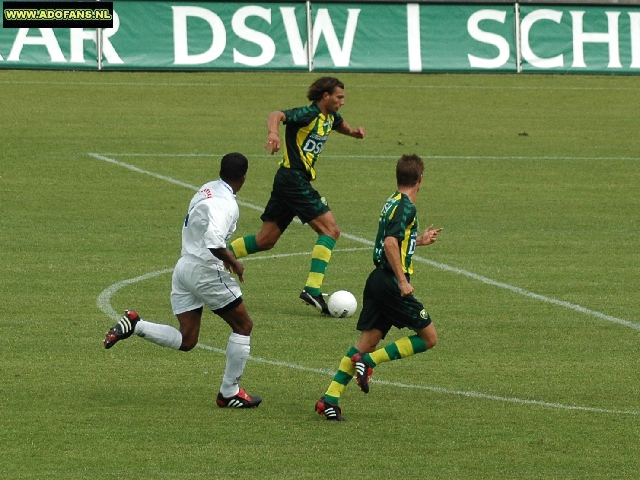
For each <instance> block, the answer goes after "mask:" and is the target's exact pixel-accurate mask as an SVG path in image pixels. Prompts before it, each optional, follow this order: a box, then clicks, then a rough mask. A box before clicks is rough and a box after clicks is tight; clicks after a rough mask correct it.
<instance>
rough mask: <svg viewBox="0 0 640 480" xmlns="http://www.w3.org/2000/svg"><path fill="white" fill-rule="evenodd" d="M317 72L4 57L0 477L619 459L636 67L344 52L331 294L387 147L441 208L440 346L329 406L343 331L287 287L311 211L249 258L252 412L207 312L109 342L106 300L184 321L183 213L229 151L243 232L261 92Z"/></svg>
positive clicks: (633, 302) (632, 240)
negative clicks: (419, 60)
mask: <svg viewBox="0 0 640 480" xmlns="http://www.w3.org/2000/svg"><path fill="white" fill-rule="evenodd" d="M318 76H320V74H317V73H314V74H308V73H140V72H138V73H131V72H61V71H9V70H0V111H1V112H2V116H1V117H0V139H1V142H2V147H1V151H0V206H1V209H0V251H1V252H2V254H1V257H0V258H1V259H2V260H1V261H0V278H1V279H2V280H1V282H0V294H1V296H0V298H1V301H0V302H1V303H0V305H1V308H0V375H1V376H2V381H1V386H0V399H1V400H2V405H1V407H0V451H1V452H2V454H1V455H0V477H2V478H8V479H9V478H11V479H17V478H25V479H35V478H43V479H44V478H47V479H50V478H56V479H57V478H63V479H64V478H70V479H71V478H73V479H77V478H127V479H149V478H176V479H182V478H240V477H246V478H273V479H275V478H429V479H455V480H459V479H470V480H471V479H474V480H476V479H506V478H513V479H515V478H517V479H596V478H630V479H634V478H635V479H637V478H640V401H639V398H640V302H639V300H640V294H639V293H638V279H639V277H640V246H639V241H638V238H639V237H640V193H639V192H640V189H639V186H640V135H638V125H640V79H639V78H638V77H630V76H617V77H614V76H546V75H445V74H443V75H426V74H425V75H409V74H340V75H338V76H339V78H341V80H343V81H344V83H345V84H346V104H345V106H344V107H343V109H342V110H341V113H342V114H343V116H344V117H345V118H346V119H347V121H348V122H349V123H350V124H351V125H352V126H359V125H363V126H364V127H365V128H366V130H367V137H366V138H365V139H364V140H362V141H356V140H354V139H351V138H346V137H343V136H341V135H339V134H337V133H334V134H333V135H332V136H331V138H330V139H329V141H328V142H327V144H326V147H325V150H324V152H323V154H322V156H321V158H320V160H319V161H318V164H317V170H318V178H317V180H316V182H315V187H316V188H317V189H318V190H319V191H320V192H321V193H322V194H323V195H324V196H325V197H326V198H327V200H328V201H329V204H330V205H331V208H332V210H333V212H334V214H335V216H336V219H337V220H338V223H339V224H340V226H341V228H342V232H343V234H342V237H341V238H340V240H339V241H338V243H337V245H336V250H335V251H334V255H333V257H332V260H331V263H330V265H329V269H328V272H327V276H326V279H325V283H324V290H325V292H327V293H331V292H333V291H335V290H341V289H346V290H349V291H351V292H353V293H354V294H355V295H356V297H357V298H358V300H359V301H360V300H361V292H362V288H363V286H364V282H365V280H366V277H367V275H368V273H369V271H370V269H371V266H372V262H371V244H372V242H373V240H374V236H375V233H376V229H377V218H378V215H379V211H380V208H381V207H382V205H383V203H384V201H385V199H386V198H387V196H388V195H389V194H391V193H393V192H394V190H395V178H394V166H395V160H396V159H397V158H398V156H400V155H401V154H403V153H417V154H419V155H421V156H422V158H423V159H424V161H425V165H426V170H425V179H424V182H423V187H422V190H421V192H420V194H419V196H418V199H417V207H418V213H419V218H420V222H421V223H420V224H421V226H422V228H426V227H427V226H428V225H430V224H432V223H433V224H434V225H435V226H436V227H444V231H443V232H442V233H441V234H440V235H439V237H438V241H437V242H436V244H434V245H432V246H430V247H427V248H422V249H418V251H417V255H418V257H414V259H415V263H414V267H415V270H416V273H415V274H414V275H413V276H412V284H413V285H414V287H415V288H416V296H417V297H418V298H419V299H420V300H421V301H422V302H423V303H424V304H425V305H426V307H427V309H428V310H429V312H430V314H431V317H432V318H433V320H434V323H435V325H436V328H437V330H438V335H439V342H438V345H437V346H436V347H435V348H434V349H433V351H429V352H426V353H423V354H420V355H415V356H413V357H410V358H407V359H405V360H402V361H396V362H389V363H385V364H383V365H380V367H379V368H377V369H376V371H375V374H374V376H373V379H372V383H371V392H370V393H369V394H368V395H364V394H362V393H361V392H360V390H359V389H358V387H357V385H356V384H355V382H352V384H350V385H349V387H348V388H347V389H346V391H345V395H344V396H343V398H342V400H341V406H342V409H343V414H344V415H345V416H346V417H347V418H348V420H349V421H348V422H343V423H334V422H327V421H325V420H324V419H323V418H322V417H321V416H319V415H317V414H316V413H315V412H314V405H315V402H316V400H317V399H318V397H319V396H320V395H322V394H323V393H324V391H325V390H326V388H327V386H328V384H329V382H330V381H331V378H332V376H333V373H334V372H335V370H336V368H337V367H338V362H339V361H340V359H341V357H342V356H343V355H344V353H345V352H346V351H347V349H348V348H349V347H350V346H351V345H353V343H354V342H355V341H356V340H357V338H358V332H356V331H355V322H356V319H355V318H356V317H352V318H349V319H332V318H324V317H321V316H320V315H318V314H317V313H316V312H315V311H313V310H312V309H311V308H310V307H308V306H306V305H304V304H303V303H302V302H301V301H300V300H299V299H298V294H299V293H300V290H301V288H302V287H303V285H304V280H305V279H306V275H307V273H308V270H309V262H310V251H311V248H312V246H313V243H314V241H315V237H316V236H315V234H314V233H313V232H312V230H311V229H310V228H308V227H307V226H301V225H300V224H295V223H294V224H292V225H291V227H290V229H289V230H288V231H287V232H286V233H285V234H284V235H283V237H282V238H281V240H280V242H279V243H278V245H277V246H276V247H275V249H273V250H271V251H269V252H264V253H260V254H257V255H253V256H251V257H248V258H247V259H245V260H244V263H245V266H246V272H245V279H246V284H245V285H244V286H243V293H244V299H245V302H246V305H247V309H248V311H249V313H250V314H251V316H252V318H253V320H254V324H255V326H254V330H253V334H252V357H251V359H250V360H249V362H248V363H247V367H246V370H245V375H244V376H243V379H242V385H243V386H244V387H245V388H246V389H247V390H248V391H249V392H250V393H255V394H258V395H260V396H262V397H263V399H264V401H263V403H262V405H260V407H259V408H257V409H253V410H248V411H244V410H230V409H219V408H218V407H217V406H216V405H215V396H216V394H217V393H218V388H219V386H220V381H221V378H222V373H223V370H224V363H225V356H224V348H225V346H226V343H227V339H228V335H229V328H228V326H227V325H226V324H225V323H224V322H222V320H220V319H219V318H218V317H215V316H214V315H212V314H211V313H210V312H207V313H205V316H204V318H203V325H202V330H201V336H200V344H199V347H200V348H196V349H194V350H193V351H191V352H189V353H183V352H177V351H173V350H170V349H166V348H160V347H158V346H156V345H153V344H151V343H150V342H147V341H145V340H143V339H140V338H138V337H133V338H131V339H129V340H126V341H123V342H121V343H119V344H118V345H116V346H115V347H114V348H113V349H111V350H105V349H103V347H102V340H103V338H104V333H105V332H106V331H107V330H108V328H109V327H110V326H111V325H112V324H113V323H114V319H116V318H118V317H119V316H120V315H121V314H122V311H123V310H124V309H126V308H133V309H136V310H137V311H138V312H140V314H141V316H142V317H144V318H148V319H150V320H153V321H157V322H162V323H170V324H172V325H177V322H176V320H175V318H174V317H173V315H172V313H171V307H170V303H169V292H170V279H171V273H170V272H171V270H172V268H173V266H174V264H175V261H176V260H177V258H178V256H179V253H180V232H181V225H182V222H183V220H184V215H185V213H186V208H187V205H188V203H189V200H190V198H191V197H192V195H193V193H194V190H195V189H197V188H198V187H199V186H201V185H202V184H204V183H205V182H207V181H209V180H211V179H215V178H217V175H218V170H219V162H220V158H221V157H222V155H223V154H225V153H227V152H230V151H240V152H242V153H244V154H246V155H247V157H248V158H249V162H250V163H249V173H248V179H247V182H246V184H245V186H244V187H243V189H242V190H241V191H240V192H239V194H238V200H239V202H240V203H241V209H240V221H239V225H238V231H237V232H236V235H246V234H250V233H255V231H257V229H258V228H259V226H260V224H261V222H260V219H259V216H260V212H261V210H262V208H263V207H264V205H265V204H266V201H267V199H268V196H269V192H270V190H271V183H272V180H273V174H274V172H275V170H276V168H277V161H278V158H277V157H270V156H268V155H266V154H265V152H264V150H263V149H262V147H263V144H264V141H265V139H266V134H267V129H266V117H267V114H268V113H269V112H270V111H272V110H276V109H284V108H290V107H294V106H300V105H304V104H306V103H307V102H306V99H305V94H306V87H307V86H308V85H309V84H310V83H311V82H312V81H313V80H314V79H315V78H316V77H318ZM282 132H283V129H282V128H281V133H282ZM234 238H235V236H234ZM406 333H407V332H406V331H398V330H392V331H391V332H390V334H389V335H388V337H387V339H386V340H384V341H383V343H382V345H384V344H386V343H388V342H389V341H394V340H395V339H397V338H400V337H401V336H404V335H406Z"/></svg>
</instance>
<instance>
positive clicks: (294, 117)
mask: <svg viewBox="0 0 640 480" xmlns="http://www.w3.org/2000/svg"><path fill="white" fill-rule="evenodd" d="M283 113H284V114H285V117H286V119H285V121H284V124H285V125H286V128H285V135H284V136H285V141H284V149H283V156H282V161H281V162H280V166H281V167H284V168H291V169H294V170H303V171H306V172H307V174H308V175H309V180H314V179H315V178H316V170H315V164H316V161H317V160H318V156H319V155H320V152H322V149H323V148H324V144H325V142H326V141H327V138H329V133H330V132H331V130H333V128H334V127H337V126H338V125H340V124H341V123H342V121H343V120H342V117H341V116H340V114H338V113H333V114H331V113H330V114H329V115H325V114H324V113H322V111H321V110H320V108H318V106H317V105H316V104H315V103H312V104H311V105H309V106H307V107H299V108H292V109H290V110H283Z"/></svg>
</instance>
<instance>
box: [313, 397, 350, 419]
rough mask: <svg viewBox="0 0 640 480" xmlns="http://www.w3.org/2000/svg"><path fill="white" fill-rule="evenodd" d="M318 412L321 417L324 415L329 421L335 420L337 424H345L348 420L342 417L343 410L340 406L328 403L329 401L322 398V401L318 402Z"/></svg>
mask: <svg viewBox="0 0 640 480" xmlns="http://www.w3.org/2000/svg"><path fill="white" fill-rule="evenodd" d="M316 412H318V413H319V414H320V415H324V417H325V418H326V419H327V420H333V421H336V422H344V421H346V420H347V419H346V418H344V417H343V416H342V410H340V407H339V406H338V405H334V404H333V403H329V402H327V399H326V398H324V397H320V400H318V401H317V402H316Z"/></svg>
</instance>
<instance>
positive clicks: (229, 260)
mask: <svg viewBox="0 0 640 480" xmlns="http://www.w3.org/2000/svg"><path fill="white" fill-rule="evenodd" d="M209 251H210V252H211V253H212V254H213V256H214V257H216V258H217V259H218V260H222V261H223V262H224V266H225V268H226V269H227V270H229V271H230V272H231V273H235V274H236V275H237V276H238V280H240V283H244V278H242V274H243V273H244V265H243V264H242V263H240V262H239V261H238V259H237V258H236V256H235V255H234V254H233V252H232V251H231V250H229V249H228V248H210V249H209Z"/></svg>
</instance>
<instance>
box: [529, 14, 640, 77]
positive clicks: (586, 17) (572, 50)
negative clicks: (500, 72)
mask: <svg viewBox="0 0 640 480" xmlns="http://www.w3.org/2000/svg"><path fill="white" fill-rule="evenodd" d="M520 51H521V52H522V71H537V72H540V71H547V72H551V71H557V72H567V71H569V72H575V73H584V72H606V73H618V72H619V73H638V72H640V9H638V8H636V9H632V8H620V7H618V6H614V5H611V6H610V7H588V6H580V5H572V6H570V7H569V6H564V7H560V8H558V7H554V6H545V7H533V6H522V7H521V9H520Z"/></svg>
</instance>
